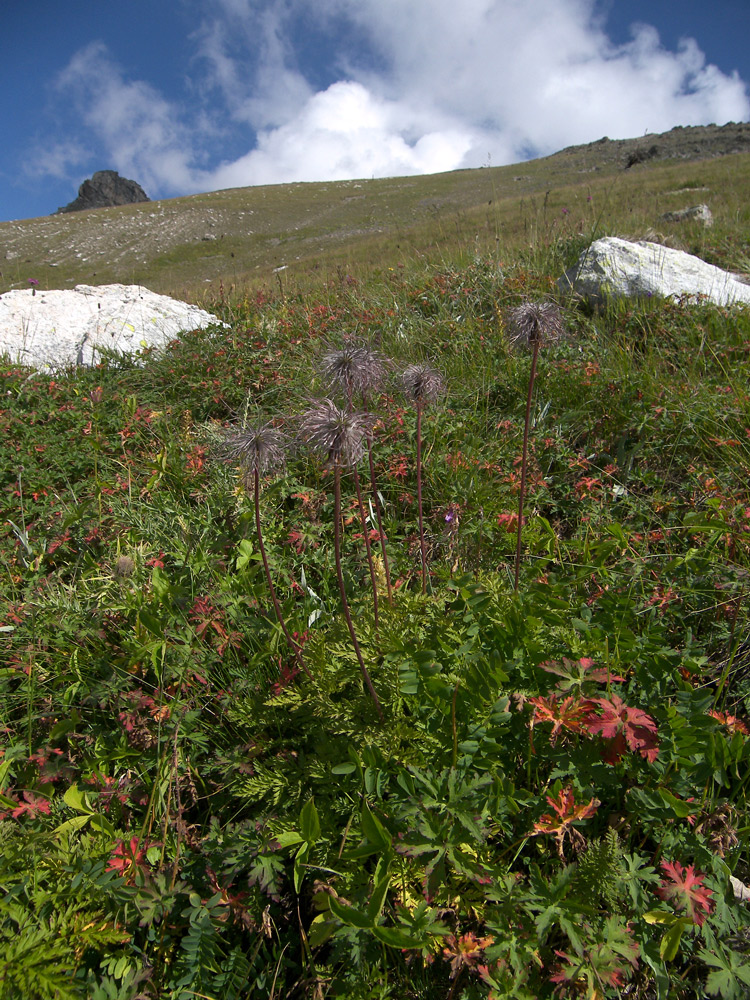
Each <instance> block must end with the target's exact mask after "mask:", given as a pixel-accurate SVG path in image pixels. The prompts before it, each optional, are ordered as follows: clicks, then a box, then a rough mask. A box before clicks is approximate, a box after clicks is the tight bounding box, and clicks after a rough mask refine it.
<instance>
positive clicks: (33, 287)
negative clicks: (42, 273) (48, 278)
mask: <svg viewBox="0 0 750 1000" xmlns="http://www.w3.org/2000/svg"><path fill="white" fill-rule="evenodd" d="M29 284H30V285H31V294H32V295H36V286H37V285H38V284H39V282H38V281H37V280H36V278H29Z"/></svg>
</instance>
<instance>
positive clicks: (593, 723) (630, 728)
mask: <svg viewBox="0 0 750 1000" xmlns="http://www.w3.org/2000/svg"><path fill="white" fill-rule="evenodd" d="M587 705H588V707H589V708H590V709H591V711H590V713H589V716H588V719H587V722H586V726H587V728H588V730H589V732H590V733H593V734H594V735H596V734H597V733H598V734H599V735H601V736H602V737H603V738H604V739H605V740H609V741H611V743H610V746H609V747H608V748H607V753H608V756H609V757H610V758H612V757H614V759H615V760H619V759H620V757H621V756H622V753H623V752H624V747H623V745H622V741H623V740H624V741H625V744H626V745H627V747H628V748H629V749H630V750H633V751H636V750H637V751H638V753H639V754H640V755H641V756H642V757H645V758H646V760H647V761H649V762H653V761H655V760H656V758H657V756H658V754H659V741H658V739H657V735H658V729H657V726H656V723H655V722H654V720H653V719H652V718H651V716H650V715H647V714H646V713H645V712H644V711H642V709H640V708H631V707H630V706H629V705H626V704H625V703H624V702H623V700H622V699H621V698H620V697H619V695H616V694H613V695H612V696H611V698H589V699H588V701H587ZM596 709H600V711H601V714H597V712H596V711H595V710H596ZM605 759H606V758H605Z"/></svg>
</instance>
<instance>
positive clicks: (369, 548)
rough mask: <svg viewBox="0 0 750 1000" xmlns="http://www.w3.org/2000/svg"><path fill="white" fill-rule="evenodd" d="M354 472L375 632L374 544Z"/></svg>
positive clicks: (376, 605) (354, 470)
mask: <svg viewBox="0 0 750 1000" xmlns="http://www.w3.org/2000/svg"><path fill="white" fill-rule="evenodd" d="M352 472H353V473H354V486H355V488H356V490H357V504H358V506H359V517H360V520H361V521H362V531H363V533H364V536H365V549H366V551H367V565H368V566H369V568H370V583H371V584H372V610H373V615H374V618H375V632H376V633H377V631H378V627H379V624H380V621H379V618H378V584H377V580H376V579H375V566H374V564H373V561H372V546H371V544H370V531H369V529H368V527H367V515H366V514H365V503H364V500H363V499H362V487H361V486H360V482H359V473H358V472H357V470H356V469H355V468H353V469H352Z"/></svg>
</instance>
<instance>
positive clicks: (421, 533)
mask: <svg viewBox="0 0 750 1000" xmlns="http://www.w3.org/2000/svg"><path fill="white" fill-rule="evenodd" d="M416 405H417V511H418V514H419V550H420V553H421V556H422V593H423V594H426V593H427V555H426V553H425V544H424V517H423V515H422V403H421V400H419V399H417V401H416Z"/></svg>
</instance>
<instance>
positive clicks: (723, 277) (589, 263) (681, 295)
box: [558, 236, 750, 306]
mask: <svg viewBox="0 0 750 1000" xmlns="http://www.w3.org/2000/svg"><path fill="white" fill-rule="evenodd" d="M558 285H559V287H560V288H561V290H563V291H571V290H572V291H574V292H577V293H578V294H579V295H581V296H583V297H584V298H587V299H590V300H592V301H596V302H602V301H606V300H607V299H608V298H622V297H627V298H647V297H650V296H652V295H659V296H663V297H664V298H672V299H679V300H681V301H687V302H698V301H701V300H707V301H709V302H713V303H715V304H716V305H720V306H728V305H734V304H735V303H741V302H742V303H747V304H750V284H747V283H746V282H744V281H743V280H741V279H740V278H739V277H738V276H737V275H734V274H730V273H729V272H728V271H723V270H722V269H721V268H720V267H715V266H714V265H713V264H707V263H706V261H704V260H701V259H700V258H699V257H694V256H693V255H692V254H689V253H683V252H682V251H681V250H672V249H671V248H670V247H664V246H662V245H661V244H660V243H645V242H640V243H631V242H629V241H628V240H621V239H618V238H617V237H615V236H607V237H605V238H604V239H601V240H596V241H595V242H594V243H592V244H591V246H590V247H589V248H588V250H585V251H584V252H583V253H582V254H581V256H580V257H579V259H578V263H577V264H576V265H575V266H574V267H572V268H570V270H568V271H566V272H565V274H564V276H563V277H562V278H561V279H560V281H559V282H558Z"/></svg>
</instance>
